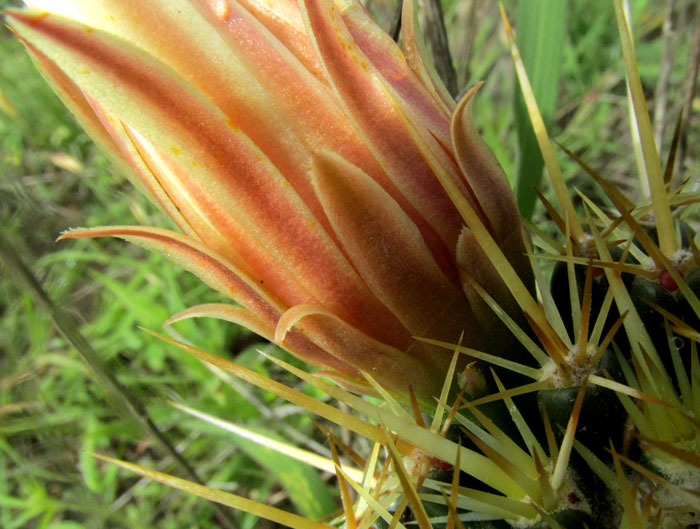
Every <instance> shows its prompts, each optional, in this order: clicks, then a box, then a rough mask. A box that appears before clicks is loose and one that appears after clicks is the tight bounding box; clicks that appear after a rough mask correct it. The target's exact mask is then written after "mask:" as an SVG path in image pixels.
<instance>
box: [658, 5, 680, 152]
mask: <svg viewBox="0 0 700 529" xmlns="http://www.w3.org/2000/svg"><path fill="white" fill-rule="evenodd" d="M675 7H676V0H669V2H668V6H667V7H666V18H665V19H664V25H663V33H662V51H661V65H660V70H659V81H658V82H657V83H656V90H655V91H654V94H655V96H654V100H655V102H654V139H655V140H656V145H657V146H658V148H659V149H661V145H662V143H661V142H662V140H663V132H664V125H665V121H666V109H667V105H668V85H669V82H670V79H671V67H672V66H673V57H672V49H673V43H672V40H673V34H674V33H675V28H674V24H673V15H674V12H675Z"/></svg>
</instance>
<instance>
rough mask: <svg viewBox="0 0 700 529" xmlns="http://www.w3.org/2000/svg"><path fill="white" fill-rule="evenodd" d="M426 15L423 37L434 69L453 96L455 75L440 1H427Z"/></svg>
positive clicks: (454, 93) (455, 89)
mask: <svg viewBox="0 0 700 529" xmlns="http://www.w3.org/2000/svg"><path fill="white" fill-rule="evenodd" d="M426 13H427V15H428V27H427V28H426V32H425V35H426V37H427V38H428V39H429V40H430V44H431V48H432V51H433V59H434V61H435V69H436V70H437V72H438V75H440V77H441V78H442V81H443V82H444V83H445V86H446V87H447V90H448V91H449V92H450V94H452V96H455V95H456V94H457V73H456V72H455V68H454V65H453V64H452V55H451V54H450V47H449V45H448V42H447V28H446V27H445V16H444V14H443V12H442V4H441V3H440V0H429V2H428V4H427V9H426Z"/></svg>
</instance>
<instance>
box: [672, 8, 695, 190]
mask: <svg viewBox="0 0 700 529" xmlns="http://www.w3.org/2000/svg"><path fill="white" fill-rule="evenodd" d="M693 4H695V2H691V3H690V5H689V9H694V10H695V16H694V17H693V20H692V22H691V24H690V27H691V28H692V29H691V31H692V34H691V37H690V44H689V45H688V62H687V63H686V70H685V83H684V87H683V107H682V108H683V110H682V112H683V115H684V116H685V118H684V120H683V123H682V124H681V133H680V143H679V146H678V156H677V160H678V171H677V173H678V174H679V175H680V176H682V175H683V171H684V169H685V163H684V161H685V156H686V153H687V144H688V125H689V123H690V121H691V114H692V110H693V108H692V102H693V97H695V91H696V89H697V82H698V68H699V66H700V7H699V6H697V5H693Z"/></svg>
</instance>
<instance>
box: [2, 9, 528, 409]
mask: <svg viewBox="0 0 700 529" xmlns="http://www.w3.org/2000/svg"><path fill="white" fill-rule="evenodd" d="M28 3H29V4H30V5H31V7H30V8H28V9H26V10H21V11H16V10H11V11H9V12H8V13H7V15H8V21H9V24H10V25H11V27H12V28H13V29H14V31H15V32H16V33H17V34H18V36H19V38H21V39H22V41H23V42H24V43H25V44H26V46H27V48H28V49H29V51H30V53H31V54H32V56H33V57H34V59H35V61H36V63H37V65H38V67H39V68H40V69H41V71H42V72H43V74H44V75H45V76H46V78H47V79H48V80H49V82H50V83H51V84H52V86H53V87H54V88H55V90H56V91H57V92H58V94H59V95H60V96H61V97H62V98H63V100H64V102H65V103H66V105H68V106H69V107H70V109H71V110H72V111H73V112H74V113H75V115H76V117H77V119H78V120H79V121H80V123H81V124H82V125H83V126H84V127H85V129H86V130H87V131H88V132H89V133H90V134H91V135H92V137H93V138H94V139H95V141H96V142H97V143H98V144H100V145H101V146H102V147H103V148H104V149H105V150H106V151H107V152H109V153H110V154H112V155H113V158H114V159H115V160H117V161H118V162H119V163H120V164H121V165H123V166H125V168H126V169H127V170H128V172H129V173H130V174H131V175H133V180H134V181H135V183H136V184H137V185H138V186H139V187H140V188H141V189H142V190H143V191H145V192H146V193H148V194H149V195H150V196H152V197H153V198H154V199H155V200H156V201H157V202H158V203H159V204H160V206H161V207H162V208H163V209H164V210H165V211H166V212H167V213H168V214H169V215H170V217H171V218H172V219H173V220H174V221H175V222H176V223H177V225H178V226H179V227H180V229H181V230H182V233H175V232H171V231H167V230H163V229H158V228H147V227H138V226H116V227H115V226H112V227H103V228H93V229H86V230H76V231H71V232H69V233H68V234H67V235H65V237H86V236H93V237H95V236H107V235H110V236H118V237H123V238H124V239H127V240H129V241H132V242H134V243H137V244H139V245H142V246H145V247H148V248H152V249H155V250H158V251H161V252H163V253H165V254H166V255H168V256H169V257H170V258H171V259H172V260H173V261H175V262H177V263H178V264H180V265H181V266H183V267H184V268H186V269H188V270H190V271H191V272H194V273H195V274H197V275H198V276H199V277H200V278H201V279H202V280H203V281H205V282H206V283H207V284H209V285H210V286H212V287H213V288H215V289H216V290H218V291H219V292H221V293H222V294H224V295H225V296H228V297H229V298H231V299H232V300H234V301H235V302H236V303H237V304H236V305H204V306H199V307H194V308H192V309H190V310H189V311H188V312H187V313H186V314H185V316H201V315H211V316H217V317H220V318H224V319H228V320H232V321H236V322H239V323H242V324H244V325H246V326H248V327H250V328H251V329H253V330H254V331H255V332H257V333H259V334H260V335H262V336H264V337H265V338H268V339H270V340H272V341H274V342H276V343H278V344H279V345H281V346H282V347H284V348H286V349H288V350H289V351H291V352H293V353H294V354H296V355H298V356H299V357H301V358H303V359H305V360H307V361H309V362H311V363H313V364H315V365H319V366H323V367H325V368H326V369H327V373H328V374H329V375H331V376H333V377H335V378H336V379H338V380H340V381H341V382H342V383H344V384H346V385H349V386H351V387H356V388H358V389H362V387H366V382H365V381H364V379H363V377H362V376H361V373H360V371H366V372H368V373H369V374H370V375H371V376H372V377H374V378H375V379H376V380H378V381H379V382H380V383H381V384H383V385H384V386H385V387H387V388H388V389H389V390H391V391H393V392H396V393H399V394H406V393H407V391H408V387H409V385H410V386H412V387H413V389H414V390H415V392H416V394H417V395H419V396H420V397H421V398H422V399H429V398H431V397H432V396H433V395H434V394H436V393H437V392H438V391H439V388H440V387H441V385H442V380H443V377H444V376H445V373H446V371H447V367H448V364H449V360H450V358H451V353H450V351H447V350H440V349H435V348H433V347H430V346H427V345H426V344H424V343H422V342H420V341H418V340H416V337H424V338H431V339H437V340H443V341H447V342H457V341H458V340H459V339H460V335H461V334H462V333H464V335H463V338H462V343H463V344H465V345H469V346H470V347H473V348H476V349H482V350H485V351H488V352H491V353H495V354H506V353H504V352H503V350H502V349H503V347H504V344H506V343H507V342H508V339H506V338H505V337H504V336H502V335H501V334H502V328H501V327H498V326H497V325H495V324H494V322H497V318H496V317H495V316H493V315H492V314H490V311H488V309H486V308H485V307H486V305H485V304H484V303H483V302H482V301H481V298H479V296H478V295H475V294H474V292H473V291H471V290H470V288H466V289H465V288H463V285H462V282H463V281H462V280H463V279H464V277H465V276H464V274H465V272H468V273H469V275H470V276H471V277H472V278H474V279H476V280H477V281H478V282H479V283H480V284H481V285H482V286H484V288H486V290H487V291H488V292H489V293H490V294H491V295H492V296H493V297H494V298H495V299H496V300H497V301H498V302H499V303H500V304H501V305H502V306H504V308H506V310H509V309H511V308H512V305H510V304H511V298H510V295H509V294H508V291H507V289H506V288H505V286H504V285H503V284H502V282H501V280H500V278H499V276H498V275H497V274H496V272H495V270H494V268H493V266H492V265H491V263H490V262H489V261H488V259H486V257H485V256H484V255H483V251H482V250H481V249H480V247H479V246H478V244H477V243H476V240H475V239H474V237H473V236H472V233H471V231H470V230H469V228H468V227H465V225H464V220H463V219H462V217H461V216H460V214H459V212H458V210H457V208H456V207H455V205H454V198H455V197H454V192H453V191H451V192H450V193H448V192H446V191H445V189H446V188H445V186H444V184H445V182H451V184H452V187H453V189H457V190H458V193H459V194H460V197H461V199H462V200H463V199H464V198H466V200H467V201H468V203H469V204H470V205H471V207H472V208H473V210H474V211H476V212H477V214H478V216H479V219H480V220H481V222H482V223H483V224H484V225H485V226H486V227H487V228H488V231H489V233H490V234H491V236H492V237H493V238H494V240H495V241H496V242H497V243H498V244H499V245H500V246H501V248H502V249H503V251H504V253H505V254H506V256H507V257H508V259H509V260H510V262H511V264H512V265H513V266H514V268H515V269H516V270H517V271H519V273H520V274H521V276H523V277H524V278H525V279H526V281H527V278H528V277H529V276H528V272H527V269H528V268H527V260H526V257H525V256H524V248H523V244H522V239H521V233H520V220H519V215H518V212H517V208H516V206H515V203H514V200H513V196H512V193H511V191H510V188H509V186H508V183H507V181H506V179H505V176H504V174H503V173H502V171H501V169H500V167H499V166H498V164H497V163H496V161H495V159H494V157H493V155H492V154H491V153H490V152H489V150H488V149H487V148H486V146H485V145H484V143H483V142H482V140H481V139H480V137H479V136H478V134H477V133H476V131H475V129H474V127H473V125H472V124H471V122H470V120H469V117H468V115H467V107H468V101H469V99H470V97H471V95H472V94H471V93H470V94H469V95H468V96H467V98H465V100H463V101H462V102H461V103H460V104H459V105H455V104H454V101H453V100H452V99H451V98H450V96H449V95H448V94H447V92H446V91H445V89H444V87H443V86H442V85H441V83H440V81H439V80H438V79H437V78H436V76H435V75H433V73H432V70H431V69H430V67H428V66H427V65H426V64H425V63H424V62H423V60H422V58H421V55H420V53H419V51H418V45H417V42H416V38H415V35H414V25H413V22H412V12H413V3H412V2H410V1H407V2H405V7H404V25H403V37H402V41H403V51H402V50H401V49H400V48H399V47H398V46H397V45H396V44H395V43H394V42H393V41H392V40H391V39H390V37H389V36H388V35H387V34H385V33H384V32H383V31H382V30H381V29H380V28H379V27H378V26H376V25H375V23H374V22H373V21H372V19H371V18H370V16H369V15H368V14H367V13H366V11H365V10H364V8H363V7H362V6H361V5H360V4H359V3H358V2H356V1H354V0H303V1H300V2H298V3H297V1H296V0H228V1H227V0H149V1H144V0H34V1H31V2H28ZM467 283H468V282H466V281H465V284H467ZM465 290H466V293H465Z"/></svg>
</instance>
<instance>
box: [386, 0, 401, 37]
mask: <svg viewBox="0 0 700 529" xmlns="http://www.w3.org/2000/svg"><path fill="white" fill-rule="evenodd" d="M402 10H403V0H398V2H396V7H395V8H394V15H393V16H392V17H391V29H390V30H389V35H391V38H392V39H394V42H398V41H399V35H400V34H401V11H402Z"/></svg>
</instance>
